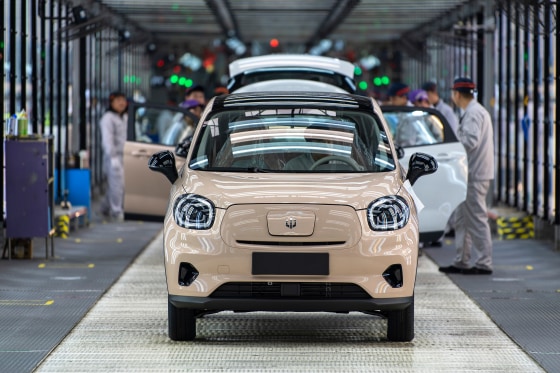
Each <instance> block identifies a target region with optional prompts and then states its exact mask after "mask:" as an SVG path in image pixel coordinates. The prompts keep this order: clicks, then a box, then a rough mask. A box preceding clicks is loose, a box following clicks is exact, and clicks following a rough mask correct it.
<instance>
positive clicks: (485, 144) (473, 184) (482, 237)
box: [439, 78, 494, 275]
mask: <svg viewBox="0 0 560 373" xmlns="http://www.w3.org/2000/svg"><path fill="white" fill-rule="evenodd" d="M475 89H476V86H475V84H474V82H473V81H472V80H471V79H469V78H458V79H455V81H454V83H453V92H452V99H453V102H454V103H455V105H457V106H458V107H459V108H461V109H462V110H463V111H464V114H463V115H462V116H461V118H460V120H459V128H458V131H457V136H458V138H459V141H460V142H461V143H462V144H463V146H464V147H465V149H466V151H467V162H468V168H469V171H468V183H467V197H466V199H465V201H463V202H462V203H461V204H460V205H459V207H458V208H457V210H456V217H455V246H456V249H457V253H456V257H455V261H454V263H453V264H452V265H450V266H448V267H440V268H439V270H440V271H441V272H444V273H462V274H482V275H490V274H492V270H493V265H492V235H491V232H490V224H489V222H488V212H487V206H486V195H487V194H488V190H489V188H490V182H491V180H493V179H494V132H493V129H492V120H491V118H490V114H489V113H488V111H487V110H486V109H485V108H484V107H483V106H482V105H481V104H480V103H479V102H478V101H477V100H476V99H475V98H474V92H475ZM473 248H474V251H475V254H476V256H475V258H474V265H471V263H470V262H471V254H472V251H473Z"/></svg>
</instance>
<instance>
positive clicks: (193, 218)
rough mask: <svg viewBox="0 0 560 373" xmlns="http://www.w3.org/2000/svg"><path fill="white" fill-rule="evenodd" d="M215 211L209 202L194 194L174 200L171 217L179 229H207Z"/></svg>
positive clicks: (212, 221)
mask: <svg viewBox="0 0 560 373" xmlns="http://www.w3.org/2000/svg"><path fill="white" fill-rule="evenodd" d="M215 211H216V208H215V207H214V204H213V203H212V202H211V201H210V200H208V199H206V198H204V197H202V196H199V195H196V194H183V195H180V196H179V197H177V199H176V200H175V205H174V206H173V217H174V218H175V223H177V225H179V226H180V227H183V228H188V229H208V228H210V227H211V226H212V224H213V223H214V217H215V215H216V214H215Z"/></svg>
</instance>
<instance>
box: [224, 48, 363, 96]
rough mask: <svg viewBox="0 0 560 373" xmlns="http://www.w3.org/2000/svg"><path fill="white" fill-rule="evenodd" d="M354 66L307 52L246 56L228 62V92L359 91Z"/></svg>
mask: <svg viewBox="0 0 560 373" xmlns="http://www.w3.org/2000/svg"><path fill="white" fill-rule="evenodd" d="M354 69H355V67H354V65H353V64H352V63H350V62H348V61H344V60H341V59H338V58H332V57H325V56H313V55H307V54H270V55H265V56H256V57H247V58H241V59H238V60H235V61H233V62H232V63H230V65H229V74H230V79H229V83H228V89H229V92H232V93H233V92H235V93H245V92H263V91H295V90H297V91H316V92H323V91H327V92H348V93H354V92H355V91H356V84H355V82H354Z"/></svg>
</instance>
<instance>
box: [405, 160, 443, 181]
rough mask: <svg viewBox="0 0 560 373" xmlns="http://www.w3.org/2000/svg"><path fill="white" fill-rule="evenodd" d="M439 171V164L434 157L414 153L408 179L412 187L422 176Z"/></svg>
mask: <svg viewBox="0 0 560 373" xmlns="http://www.w3.org/2000/svg"><path fill="white" fill-rule="evenodd" d="M437 169H438V164H437V161H436V159H435V158H434V157H432V156H431V155H429V154H426V153H414V154H412V156H411V157H410V161H409V162H408V172H407V174H406V178H407V179H408V180H409V181H410V185H414V183H415V182H416V180H418V179H419V178H420V177H421V176H424V175H429V174H433V173H434V172H436V171H437Z"/></svg>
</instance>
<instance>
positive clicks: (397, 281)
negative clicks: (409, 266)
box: [383, 264, 403, 288]
mask: <svg viewBox="0 0 560 373" xmlns="http://www.w3.org/2000/svg"><path fill="white" fill-rule="evenodd" d="M383 278H384V279H385V281H387V283H388V284H389V285H391V287H393V288H400V287H402V286H403V272H402V266H401V265H400V264H393V265H391V266H389V267H388V268H387V269H386V270H385V272H383Z"/></svg>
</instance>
